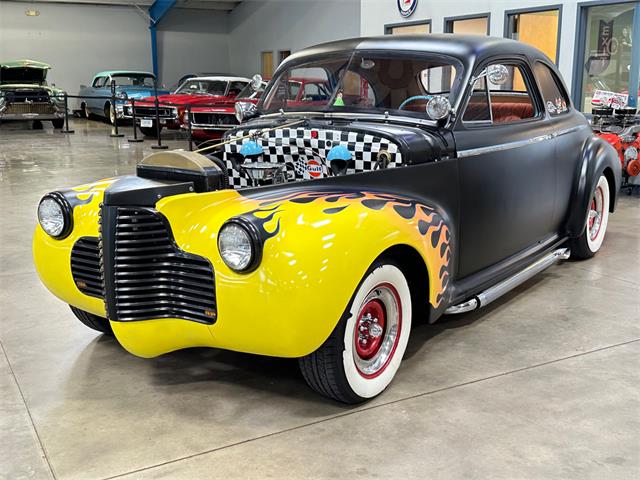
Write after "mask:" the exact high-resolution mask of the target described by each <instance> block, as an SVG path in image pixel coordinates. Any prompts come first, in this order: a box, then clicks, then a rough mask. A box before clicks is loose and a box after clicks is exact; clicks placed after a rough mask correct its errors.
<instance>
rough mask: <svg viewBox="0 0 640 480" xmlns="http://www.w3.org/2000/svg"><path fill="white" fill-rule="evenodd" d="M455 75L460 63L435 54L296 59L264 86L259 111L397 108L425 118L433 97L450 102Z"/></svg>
mask: <svg viewBox="0 0 640 480" xmlns="http://www.w3.org/2000/svg"><path fill="white" fill-rule="evenodd" d="M461 76H462V66H461V64H460V63H458V62H457V61H456V60H454V59H452V58H448V57H443V56H441V55H435V54H412V55H411V56H408V55H406V54H402V53H397V52H394V53H389V52H380V53H367V52H356V53H352V54H342V55H332V56H331V57H330V58H326V57H325V58H317V59H302V60H300V62H299V63H297V64H294V65H291V66H290V67H289V68H288V69H287V70H285V71H283V72H282V73H280V74H279V75H278V77H277V78H276V79H275V80H274V81H273V82H271V83H270V84H269V88H268V92H267V94H266V96H265V97H264V100H263V102H262V105H261V111H262V113H275V112H278V111H279V110H280V109H282V110H284V111H330V112H337V111H365V112H366V111H370V112H375V113H381V112H384V111H388V110H403V111H405V112H413V113H414V114H416V115H419V116H423V117H425V116H426V104H427V101H428V100H429V98H430V97H431V96H433V95H445V96H447V97H448V99H449V101H450V103H451V104H453V103H454V101H455V97H456V95H457V94H458V90H459V85H460V80H461Z"/></svg>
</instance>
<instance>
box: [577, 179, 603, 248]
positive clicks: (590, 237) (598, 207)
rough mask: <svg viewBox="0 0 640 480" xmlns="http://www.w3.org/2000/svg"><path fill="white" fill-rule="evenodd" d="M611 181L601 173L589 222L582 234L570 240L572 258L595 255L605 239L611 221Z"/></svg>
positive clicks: (590, 203) (591, 203) (590, 206)
mask: <svg viewBox="0 0 640 480" xmlns="http://www.w3.org/2000/svg"><path fill="white" fill-rule="evenodd" d="M609 201H610V192H609V182H608V181H607V178H606V177H605V176H604V175H601V176H600V178H599V179H598V183H597V184H596V188H595V189H594V191H593V194H592V195H591V201H590V202H589V207H588V212H587V223H586V224H585V227H584V231H583V232H582V234H581V235H580V236H579V237H577V238H574V239H572V240H571V241H570V248H571V258H575V259H579V260H582V259H587V258H591V257H593V256H594V255H595V254H596V253H597V252H598V250H600V247H601V246H602V242H603V241H604V236H605V234H606V233H607V224H608V222H609Z"/></svg>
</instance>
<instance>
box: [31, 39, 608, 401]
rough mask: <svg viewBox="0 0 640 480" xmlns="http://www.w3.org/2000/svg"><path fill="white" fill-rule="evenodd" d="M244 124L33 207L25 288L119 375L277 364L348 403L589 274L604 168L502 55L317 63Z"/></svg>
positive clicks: (325, 53) (387, 51)
mask: <svg viewBox="0 0 640 480" xmlns="http://www.w3.org/2000/svg"><path fill="white" fill-rule="evenodd" d="M294 75H295V76H298V77H300V76H302V77H307V78H311V77H318V76H319V75H323V76H324V77H325V81H326V83H327V85H330V86H331V89H330V95H329V98H328V99H327V101H325V102H323V103H322V104H320V103H318V104H314V105H300V104H299V103H298V102H297V100H296V99H295V98H293V95H291V92H290V89H289V88H288V81H289V78H290V77H292V76H294ZM246 113H248V114H250V115H249V116H254V117H255V118H253V119H250V120H248V121H247V123H245V124H243V125H240V126H239V127H237V128H236V129H233V130H231V131H229V132H227V134H226V136H225V142H224V143H223V144H222V145H213V146H211V147H208V149H207V150H204V149H201V150H200V152H199V153H198V152H185V151H175V152H162V153H156V154H153V155H150V156H149V157H147V158H146V159H144V160H143V161H142V162H141V164H140V165H139V166H138V169H137V175H135V176H134V175H132V176H124V177H119V178H110V179H106V180H101V181H99V182H97V183H92V184H87V185H81V186H79V187H75V188H72V189H63V190H58V191H55V192H52V193H49V194H47V195H45V196H44V198H43V199H42V201H41V203H40V205H39V207H38V217H39V225H38V226H37V227H36V231H35V238H34V248H33V250H34V257H35V264H36V267H37V270H38V273H39V275H40V277H41V279H42V281H43V283H44V284H45V285H46V286H47V288H49V290H50V291H51V292H52V293H53V294H55V295H57V296H58V297H60V298H61V299H62V300H63V301H65V302H66V303H68V304H70V305H71V308H72V310H73V312H74V313H75V314H76V316H77V317H78V318H79V319H80V320H81V321H82V322H83V323H85V324H86V325H88V326H90V327H91V328H94V329H96V330H99V331H102V332H106V333H113V334H114V335H115V336H116V338H117V339H118V341H119V342H120V344H121V345H122V346H123V347H124V348H125V349H127V350H128V351H129V352H132V353H133V354H135V355H139V356H141V357H154V356H156V355H161V354H163V353H166V352H170V351H173V350H177V349H181V348H186V347H193V346H208V347H216V348H223V349H231V350H237V351H242V352H250V353H256V354H261V355H271V356H278V357H292V358H298V359H299V364H300V367H301V370H302V373H303V375H304V378H305V379H306V380H307V382H308V383H309V385H310V386H311V387H312V388H313V389H315V390H316V391H317V392H319V393H321V394H323V395H326V396H328V397H330V398H333V399H336V400H339V401H342V402H347V403H358V402H362V401H365V400H367V399H370V398H372V397H375V396H376V395H378V394H380V393H381V392H382V391H383V390H384V389H385V388H386V387H387V386H388V385H389V383H390V382H391V380H392V379H393V377H394V375H395V374H396V372H397V370H398V368H399V366H400V363H401V360H402V357H403V354H404V352H405V349H406V346H407V342H408V340H409V335H410V332H411V325H412V322H416V321H420V320H422V319H429V321H431V322H433V321H435V320H437V319H438V318H439V317H440V316H442V315H443V314H445V313H450V314H453V313H461V312H466V311H470V310H473V309H477V308H480V307H483V306H485V305H487V304H489V303H490V302H492V301H493V300H495V299H496V298H498V297H499V296H501V295H502V294H504V293H505V292H507V291H509V290H510V289H512V288H513V287H515V286H517V285H519V284H521V283H522V282H524V281H525V280H526V279H528V278H530V277H531V276H532V275H534V274H535V273H537V272H540V271H541V270H542V269H544V268H546V267H548V266H549V265H551V264H553V263H556V262H558V261H559V260H560V259H565V258H567V257H568V256H569V255H570V256H571V257H572V258H575V259H585V258H589V257H592V256H593V255H594V254H596V252H598V250H600V248H601V246H602V242H603V240H604V236H605V232H606V229H607V222H608V218H609V213H610V212H612V211H613V210H614V207H615V205H616V201H617V195H618V187H619V185H620V166H619V163H618V160H617V158H616V154H615V151H614V150H613V148H612V147H611V146H610V145H609V144H607V143H606V142H605V141H603V140H602V139H600V138H598V137H596V136H594V135H593V133H592V132H591V129H590V128H589V125H588V123H587V122H586V120H585V118H584V116H583V115H582V114H580V113H579V112H577V111H576V110H575V109H574V108H573V106H572V104H571V101H570V99H569V97H568V95H567V92H566V88H565V86H564V84H563V82H562V80H561V79H560V75H559V73H558V70H557V68H556V67H555V65H554V64H553V62H551V61H550V60H549V59H548V58H547V57H546V56H545V55H544V54H542V53H541V52H540V51H538V50H536V49H534V48H533V47H530V46H528V45H525V44H522V43H518V42H515V41H513V40H507V39H498V38H488V37H480V36H456V35H428V36H407V37H401V38H398V37H374V38H359V39H353V40H343V41H339V42H333V43H328V44H323V45H320V46H316V47H313V48H310V49H308V50H303V51H301V52H298V53H296V54H294V55H292V56H290V57H288V58H287V59H286V60H285V61H284V62H283V63H282V64H281V65H280V66H279V67H278V70H277V71H276V73H275V76H274V79H273V80H272V81H271V82H270V83H269V85H268V87H267V89H266V91H265V92H264V95H263V97H262V100H261V101H260V103H259V104H258V107H257V110H256V111H255V112H246ZM245 120H246V118H245ZM204 153H208V156H207V157H205V156H204V155H202V154H204Z"/></svg>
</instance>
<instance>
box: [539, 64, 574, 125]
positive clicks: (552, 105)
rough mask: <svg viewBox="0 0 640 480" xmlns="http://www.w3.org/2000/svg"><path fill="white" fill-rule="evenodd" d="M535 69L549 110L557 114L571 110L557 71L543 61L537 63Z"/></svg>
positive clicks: (550, 112) (552, 113)
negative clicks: (556, 73) (553, 70)
mask: <svg viewBox="0 0 640 480" xmlns="http://www.w3.org/2000/svg"><path fill="white" fill-rule="evenodd" d="M533 70H534V72H535V75H536V79H537V80H538V84H539V85H540V93H541V94H542V98H543V99H544V104H545V108H546V110H547V112H549V114H551V115H553V116H555V115H560V114H561V113H564V112H567V111H569V105H570V103H569V98H567V95H566V93H565V92H564V89H563V88H562V87H561V83H560V80H559V79H558V78H557V77H556V75H555V73H553V72H552V71H551V69H550V68H549V67H547V66H546V65H544V64H542V63H536V65H535V67H534V69H533Z"/></svg>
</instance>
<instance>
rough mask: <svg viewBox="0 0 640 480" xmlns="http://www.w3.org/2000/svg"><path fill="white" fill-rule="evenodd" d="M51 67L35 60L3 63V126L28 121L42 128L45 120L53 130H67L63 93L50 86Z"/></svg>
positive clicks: (0, 71)
mask: <svg viewBox="0 0 640 480" xmlns="http://www.w3.org/2000/svg"><path fill="white" fill-rule="evenodd" d="M50 68H51V66H49V65H47V64H46V63H42V62H36V61H33V60H15V61H12V62H1V63H0V122H2V120H29V121H33V122H34V128H42V123H41V121H42V120H45V121H51V123H52V124H53V127H54V128H62V127H63V126H64V97H63V95H64V91H63V90H61V89H59V88H56V87H55V85H52V86H49V85H47V71H48V70H49V69H50Z"/></svg>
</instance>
